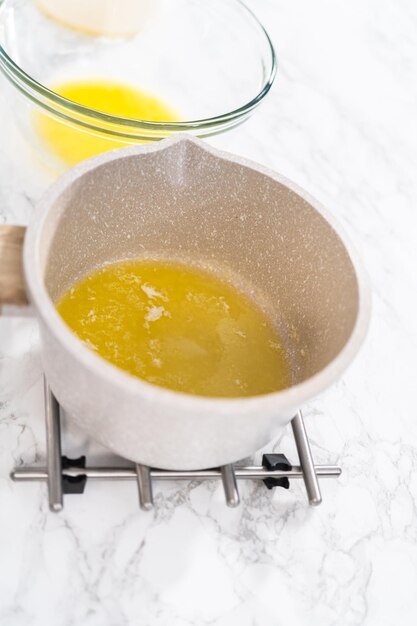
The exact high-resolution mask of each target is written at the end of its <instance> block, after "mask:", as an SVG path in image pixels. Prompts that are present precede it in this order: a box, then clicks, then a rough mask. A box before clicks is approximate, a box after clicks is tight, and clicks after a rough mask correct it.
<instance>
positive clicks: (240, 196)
mask: <svg viewBox="0 0 417 626" xmlns="http://www.w3.org/2000/svg"><path fill="white" fill-rule="evenodd" d="M21 248H23V273H22V276H23V275H24V278H21V282H19V280H20V278H19V276H18V275H17V274H16V272H17V273H19V256H20V255H21ZM0 249H1V256H2V258H3V261H2V263H1V267H2V271H1V274H2V276H1V281H0V285H1V289H0V291H1V294H2V302H3V304H4V303H5V302H7V303H9V304H13V303H15V304H23V303H24V302H25V298H26V294H27V298H28V300H29V301H30V302H31V304H32V305H33V310H34V312H35V314H36V316H37V318H38V320H39V325H40V331H41V345H42V349H41V351H42V360H43V366H44V370H45V374H46V377H47V380H48V382H49V385H50V387H51V389H52V391H53V393H54V395H55V396H56V398H57V399H58V401H59V403H60V404H61V406H62V407H63V408H64V409H65V411H66V413H67V415H68V416H69V417H70V419H72V420H73V421H74V422H75V423H76V424H77V425H78V426H79V427H80V428H81V429H83V430H84V431H86V432H87V433H88V434H89V435H90V436H91V437H92V438H93V439H95V440H97V441H99V442H100V443H102V444H103V445H104V446H107V447H108V448H110V449H111V450H113V451H114V452H115V453H117V454H119V455H121V456H123V457H126V458H128V459H131V460H133V461H135V462H137V463H142V464H145V465H149V466H152V467H159V468H163V469H184V470H187V469H202V468H208V467H215V466H219V465H225V464H227V463H232V462H235V461H237V460H239V459H241V458H244V457H246V456H248V455H251V454H252V453H254V452H255V451H256V450H258V449H259V448H261V447H262V446H264V445H266V444H267V443H268V442H269V441H270V440H271V439H272V438H273V437H274V436H275V435H276V434H277V433H278V432H279V431H280V429H282V428H283V427H284V426H285V425H286V424H287V423H288V422H289V421H290V420H291V419H292V417H293V416H294V415H295V413H296V412H297V410H298V409H300V407H302V405H303V404H304V403H305V402H306V401H308V400H310V399H311V398H313V397H314V396H316V395H317V394H319V393H320V392H322V391H323V390H325V389H326V388H327V387H329V385H331V384H332V383H333V382H334V381H336V380H337V379H338V378H339V377H340V376H341V374H342V373H343V371H344V370H345V368H346V367H347V366H348V365H349V364H350V362H351V361H352V359H353V357H354V355H355V354H356V352H357V351H358V349H359V347H360V345H361V343H362V341H363V339H364V336H365V333H366V329H367V325H368V320H369V312H370V290H369V286H368V283H367V279H366V277H365V275H364V272H363V270H362V268H361V264H360V262H359V261H358V258H357V256H356V253H355V252H354V251H353V249H352V246H351V245H350V243H349V242H348V240H347V238H346V236H345V235H344V234H342V231H341V229H340V227H339V226H338V225H337V224H336V223H335V220H334V219H333V217H332V216H331V215H330V214H329V213H327V212H326V211H325V210H324V209H323V208H322V207H321V206H320V205H319V203H318V202H316V201H315V200H313V199H312V198H311V197H310V196H309V195H308V194H307V193H305V192H304V191H302V190H301V189H299V188H298V187H297V186H296V185H294V184H293V183H292V182H289V181H288V180H286V179H285V178H284V177H283V176H280V175H279V174H276V173H275V172H272V171H270V170H268V169H266V168H264V167H261V166H260V165H257V164H255V163H252V162H249V161H247V160H245V159H242V158H240V157H237V156H233V155H230V154H226V153H223V152H219V151H217V150H215V149H214V148H212V147H210V146H209V145H207V144H206V143H204V142H202V141H201V140H198V139H195V138H192V137H189V136H184V135H182V136H181V135H178V136H176V137H172V138H169V139H166V140H163V141H161V142H160V143H158V144H152V145H149V144H148V145H142V146H132V147H129V148H122V149H120V150H115V151H113V152H108V153H105V154H102V155H99V156H97V157H94V158H92V159H90V160H88V161H85V162H83V163H81V164H80V165H78V166H76V167H75V168H73V169H72V170H69V171H68V172H67V173H66V174H64V175H63V176H62V177H61V178H60V179H59V180H58V181H57V182H56V183H55V184H54V185H53V186H52V188H51V189H50V190H49V191H48V192H47V193H46V195H45V196H44V197H43V198H42V200H41V201H40V203H39V206H38V207H37V210H36V212H35V214H34V217H33V220H32V222H31V224H30V226H29V228H28V230H27V232H26V235H25V237H24V244H23V229H21V230H19V229H17V230H16V229H15V228H13V227H7V226H6V227H3V231H2V245H1V246H0ZM138 257H149V258H168V259H176V260H183V261H185V262H197V263H199V264H200V265H201V264H203V265H204V264H205V265H207V267H212V268H215V269H217V270H218V271H221V272H222V274H223V275H224V276H229V277H231V279H232V278H233V277H239V279H241V280H242V281H244V282H245V284H247V285H251V296H253V298H255V299H261V300H262V301H263V302H264V303H266V304H265V306H267V308H268V311H269V314H270V316H271V319H273V320H276V321H277V322H278V319H279V320H280V324H281V326H282V325H284V327H285V329H286V333H285V334H286V338H287V342H288V349H289V351H290V353H291V362H292V369H293V372H292V374H293V384H292V385H291V386H290V387H289V388H288V389H285V390H282V391H279V392H276V393H269V394H265V395H259V396H253V397H242V398H230V399H229V398H209V397H204V396H194V395H188V394H185V393H180V392H176V391H171V390H168V389H164V388H161V387H158V386H156V385H153V384H150V383H148V382H145V381H143V380H141V379H139V378H136V377H134V376H131V375H130V374H128V373H126V372H124V371H122V370H121V369H118V368H117V367H115V366H114V365H112V364H110V363H109V362H107V361H105V360H104V359H102V358H101V357H100V356H99V355H97V354H95V353H94V352H93V351H91V350H90V349H89V348H88V347H87V346H85V345H84V344H83V343H82V341H81V340H79V339H78V338H77V337H76V336H75V335H74V334H73V333H72V331H71V330H70V329H69V328H68V327H67V326H66V324H65V323H64V321H63V320H62V319H61V317H60V316H59V314H58V313H57V311H56V309H55V306H54V302H55V301H56V300H57V299H58V298H59V297H60V296H61V295H62V293H63V292H65V291H66V290H67V289H68V288H69V287H70V285H71V284H72V283H74V282H75V281H76V280H77V279H79V278H80V277H81V276H83V275H84V274H86V273H88V272H89V271H91V270H92V269H94V268H96V267H98V266H100V265H102V264H103V263H106V262H109V261H116V260H121V259H128V258H138ZM13 272H14V273H13ZM19 285H20V287H19Z"/></svg>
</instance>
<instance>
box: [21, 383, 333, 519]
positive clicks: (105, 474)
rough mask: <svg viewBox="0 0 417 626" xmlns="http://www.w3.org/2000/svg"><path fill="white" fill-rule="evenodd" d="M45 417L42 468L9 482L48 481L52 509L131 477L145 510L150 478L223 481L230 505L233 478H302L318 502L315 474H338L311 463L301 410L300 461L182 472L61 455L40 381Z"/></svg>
mask: <svg viewBox="0 0 417 626" xmlns="http://www.w3.org/2000/svg"><path fill="white" fill-rule="evenodd" d="M45 419H46V446H47V465H46V467H34V466H32V467H19V468H16V469H14V470H13V471H12V472H11V477H12V479H13V480H14V481H17V482H20V481H45V482H47V485H48V496H49V507H50V509H51V511H54V512H58V511H61V510H62V508H63V506H64V494H69V493H83V492H84V488H85V485H86V482H87V480H89V479H91V480H135V481H136V482H137V486H138V492H139V503H140V507H141V508H142V509H143V510H145V511H149V510H150V509H152V507H153V481H155V480H197V481H199V480H213V479H218V480H221V481H222V483H223V488H224V493H225V498H226V503H227V505H228V506H231V507H235V506H237V505H238V504H239V501H240V498H239V490H238V487H237V480H242V479H252V480H262V481H263V482H264V483H265V485H266V486H267V487H268V488H269V489H272V488H273V487H284V488H285V489H288V488H289V480H290V479H295V478H297V479H300V478H302V479H303V480H304V483H305V487H306V491H307V496H308V500H309V503H310V504H311V505H312V506H316V505H318V504H320V503H321V493H320V487H319V483H318V477H320V478H331V477H335V476H340V474H341V473H342V470H341V468H340V467H339V466H337V465H315V464H314V461H313V457H312V454H311V449H310V444H309V441H308V437H307V433H306V429H305V425H304V420H303V417H302V414H301V411H300V412H298V413H297V415H296V416H295V417H294V418H293V420H292V421H291V426H292V430H293V434H294V439H295V443H296V446H297V452H298V456H299V459H300V465H299V466H298V465H294V466H293V465H291V463H290V462H289V461H288V459H287V458H286V457H285V456H284V455H283V454H264V455H263V457H262V465H261V466H240V465H231V464H229V465H224V466H223V467H218V468H213V469H205V470H193V471H188V470H187V471H181V470H175V471H171V470H161V469H155V468H150V467H148V466H146V465H140V464H136V465H132V466H131V467H86V460H85V457H80V458H79V459H68V458H67V457H65V456H62V455H61V428H60V415H59V404H58V402H57V401H56V399H55V397H54V396H53V394H52V392H51V390H50V388H49V386H48V384H47V383H46V381H45Z"/></svg>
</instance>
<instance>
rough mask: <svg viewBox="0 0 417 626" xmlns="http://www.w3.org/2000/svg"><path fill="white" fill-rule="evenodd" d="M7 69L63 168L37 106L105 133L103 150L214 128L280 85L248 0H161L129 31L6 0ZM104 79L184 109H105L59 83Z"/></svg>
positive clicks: (22, 110)
mask: <svg viewBox="0 0 417 626" xmlns="http://www.w3.org/2000/svg"><path fill="white" fill-rule="evenodd" d="M87 1H88V0H87ZM0 69H1V70H2V71H3V73H4V74H5V76H6V77H7V79H8V81H9V83H10V84H11V85H12V86H13V88H12V94H13V95H12V98H10V105H11V106H12V107H13V109H14V111H15V112H16V113H17V115H18V116H19V126H20V128H21V129H24V132H25V135H26V136H28V137H30V141H31V144H32V147H34V148H35V152H36V153H37V154H38V155H39V154H44V155H46V154H47V155H48V158H49V160H50V159H52V160H53V161H54V163H55V165H56V166H57V167H59V168H61V169H62V168H63V167H64V166H65V165H69V164H68V163H67V164H64V163H62V161H61V160H60V158H59V157H58V156H57V154H56V152H55V154H54V149H53V146H51V145H47V142H45V141H44V140H42V138H41V136H40V135H39V132H37V124H36V123H35V122H36V119H37V116H40V115H41V116H49V118H52V119H53V120H54V123H56V124H65V125H67V127H69V128H70V129H71V132H73V133H74V136H73V140H74V141H75V142H76V141H79V142H82V141H83V139H84V140H85V134H88V135H89V136H94V137H97V138H100V142H99V144H97V145H100V146H101V147H100V149H97V151H103V150H106V149H112V148H115V147H118V146H120V145H125V144H129V143H135V142H142V141H155V140H159V139H162V138H163V137H166V136H168V135H171V134H173V133H177V132H189V133H192V134H194V135H197V136H199V137H206V136H209V135H214V134H217V133H221V132H223V131H225V130H228V129H230V128H232V127H234V126H236V125H237V124H240V123H241V122H243V121H244V120H245V119H247V118H248V117H249V115H250V114H251V113H252V111H253V110H254V109H255V108H256V107H257V106H258V105H259V104H260V102H261V101H262V100H263V98H264V97H265V96H266V94H267V93H268V91H269V89H270V88H271V86H272V83H273V81H274V77H275V73H276V57H275V52H274V48H273V45H272V43H271V40H270V38H269V36H268V34H267V32H266V31H265V29H264V28H263V26H262V25H261V24H260V22H259V21H258V20H257V18H256V17H255V15H254V14H253V13H252V12H251V11H250V10H249V9H248V8H247V7H246V6H245V5H244V4H243V3H242V2H240V1H239V0H209V1H207V0H175V2H173V1H172V0H155V5H154V6H153V11H152V15H150V16H148V19H147V21H145V22H144V23H143V24H142V26H141V29H140V30H139V31H138V32H137V33H136V34H135V35H133V36H129V37H120V36H119V37H111V36H92V35H89V34H85V33H83V32H80V31H77V30H74V29H72V28H69V27H66V26H65V25H62V24H60V23H59V22H58V21H55V20H53V19H50V18H49V17H47V16H46V15H45V14H44V13H43V12H42V11H41V10H40V9H39V7H38V5H37V3H36V0H0ZM97 79H98V80H107V81H117V82H119V83H120V82H123V83H126V84H129V85H131V86H133V87H137V88H138V89H140V90H142V91H144V92H148V93H151V94H154V95H155V96H157V97H158V98H160V99H162V100H163V101H164V102H166V103H169V105H170V107H172V109H173V110H175V111H177V112H178V121H174V122H172V121H170V122H168V121H167V122H164V121H153V120H152V119H151V120H143V119H132V118H127V117H119V116H117V115H110V114H106V113H103V112H100V111H98V110H95V109H92V108H89V107H87V106H82V105H81V104H77V102H73V101H71V100H68V99H66V98H64V97H62V96H60V95H59V94H58V93H56V92H54V91H53V89H52V88H51V86H53V85H56V84H59V83H61V84H62V83H63V82H65V81H71V80H85V81H88V80H97ZM17 93H20V94H21V96H22V97H19V98H16V97H15V95H16V94H17Z"/></svg>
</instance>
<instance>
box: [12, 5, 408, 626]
mask: <svg viewBox="0 0 417 626" xmlns="http://www.w3.org/2000/svg"><path fill="white" fill-rule="evenodd" d="M250 5H251V6H252V7H253V8H254V9H255V10H256V12H257V14H258V15H259V17H260V18H261V20H262V21H263V22H264V24H265V25H266V27H267V28H268V30H269V31H270V33H271V36H272V38H273V40H274V43H275V45H276V48H277V51H278V55H279V73H278V77H277V80H276V84H275V86H274V88H273V91H272V93H271V94H270V96H269V97H268V98H267V100H266V101H265V103H264V104H263V106H262V107H261V108H260V109H259V110H258V111H257V112H256V113H255V115H254V116H253V118H252V119H251V120H250V121H249V122H247V123H246V124H245V125H243V126H241V127H239V128H238V129H237V130H234V131H232V132H230V133H229V134H226V135H224V136H221V137H218V138H215V139H213V140H210V141H212V142H213V144H215V145H218V146H221V147H223V148H225V149H228V150H230V151H233V152H236V153H239V154H242V155H244V156H247V157H250V158H251V159H254V160H257V161H260V162H262V163H264V164H265V165H267V166H269V167H272V168H274V169H276V170H278V171H279V172H281V173H282V174H284V175H285V176H287V177H289V178H291V179H293V180H294V181H296V182H297V183H298V184H299V185H301V186H302V187H304V188H305V189H307V190H308V191H309V192H310V193H311V194H313V195H315V196H316V197H317V198H318V199H319V200H320V201H321V202H322V203H323V204H324V205H325V206H327V207H328V209H330V211H332V212H333V213H334V215H335V216H336V217H337V218H338V219H339V220H340V221H341V222H342V224H343V226H344V227H345V229H346V230H347V231H348V233H349V234H350V236H351V238H352V239H353V240H354V242H356V246H357V248H358V249H359V251H360V252H361V254H362V257H363V260H364V263H365V266H366V267H367V270H368V272H369V275H370V277H371V282H372V285H373V292H374V299H373V317H372V322H371V327H370V332H369V336H368V338H367V340H366V343H365V346H364V348H363V349H362V351H361V353H360V355H359V357H358V358H357V359H356V361H355V362H354V364H353V365H352V366H351V368H350V369H349V371H348V372H347V373H346V375H345V376H344V377H343V379H342V380H340V381H339V383H338V384H336V385H335V386H334V387H333V388H332V389H330V390H329V391H328V392H327V393H326V394H324V395H323V396H322V397H320V398H318V399H316V400H315V401H313V402H311V403H310V404H309V405H308V406H306V407H305V417H306V425H307V428H308V431H309V434H310V438H311V443H312V448H313V453H314V457H315V460H316V462H323V463H333V462H335V463H339V464H340V465H341V466H342V467H343V475H342V477H341V478H340V479H333V480H322V481H321V486H322V492H323V504H322V505H321V506H320V507H318V508H316V509H310V508H309V507H308V505H307V502H306V497H305V492H304V488H303V485H302V484H300V483H297V484H295V485H294V486H293V487H292V488H291V489H290V490H289V491H288V492H287V491H284V490H279V489H277V490H275V491H271V492H270V491H267V490H266V489H265V488H264V487H263V486H261V485H255V484H252V483H245V484H244V485H242V487H241V495H242V503H241V506H240V507H238V508H237V509H228V508H226V506H225V505H224V497H223V493H222V490H221V486H220V485H219V484H217V483H205V484H195V483H192V484H181V483H173V484H169V485H166V484H159V485H158V486H157V488H156V510H155V511H154V512H151V513H144V512H142V511H140V510H139V507H138V501H137V492H136V486H135V484H134V483H123V484H121V483H119V484H117V485H116V484H112V483H104V482H103V483H91V484H89V485H87V489H86V494H87V495H84V496H68V497H67V498H66V500H65V509H64V510H63V512H61V513H60V514H52V513H50V512H49V510H48V504H47V500H46V489H45V486H44V485H41V484H36V483H33V484H14V483H13V482H12V481H11V480H10V478H9V472H10V470H11V469H12V467H13V466H15V465H20V464H27V463H36V462H38V463H41V462H42V460H43V458H44V454H45V443H44V422H43V413H42V411H43V399H42V371H41V365H40V359H39V349H38V336H37V328H36V323H35V322H34V321H33V320H31V319H30V318H24V319H17V318H13V319H7V318H2V319H0V624H1V625H2V626H3V625H4V626H23V625H24V626H37V625H39V626H40V625H42V626H49V625H51V626H52V625H53V626H72V625H74V626H75V625H77V626H133V625H135V626H137V625H138V624H140V625H144V626H145V625H146V626H148V625H149V626H166V625H168V624H169V626H191V625H193V626H209V625H210V626H232V625H234V624H239V626H261V624H262V625H264V624H270V625H271V626H281V625H284V624H291V626H306V625H308V626H336V625H337V626H357V625H358V626H359V625H363V624H364V625H366V626H397V625H398V624H401V625H402V626H412V625H414V624H416V623H417V593H416V590H417V506H416V501H417V419H416V408H415V406H414V402H413V401H414V396H413V392H414V389H415V388H416V382H417V376H416V375H417V366H416V362H417V360H416V353H417V316H416V308H417V245H416V241H417V239H416V236H417V122H416V120H417V81H416V73H417V43H416V37H415V31H416V27H417V6H416V5H415V3H414V2H413V1H412V0H401V1H399V2H396V3H394V2H392V1H390V0H363V1H362V2H345V1H344V0H319V1H318V2H314V3H312V2H309V0H293V1H292V2H285V1H284V0H258V1H257V2H255V0H252V1H251V2H250ZM3 85H4V79H3V78H1V82H0V137H1V141H0V221H7V222H10V223H13V222H14V223H16V222H17V223H23V224H24V223H26V222H27V221H28V220H29V219H30V215H31V212H32V209H33V206H34V203H35V202H36V200H37V198H38V197H39V195H40V194H41V193H42V191H43V190H44V189H45V187H46V186H47V184H48V175H47V174H46V173H45V175H40V174H39V173H35V172H34V171H32V169H31V168H30V167H29V166H28V165H27V163H26V161H25V157H24V154H23V147H22V145H21V144H20V140H19V138H18V137H17V136H16V137H15V136H14V135H13V132H12V130H11V128H12V124H11V112H10V111H9V109H8V101H7V99H6V98H2V97H1V93H2V91H3V89H2V88H3ZM65 448H66V449H65V451H66V452H67V453H69V454H70V455H77V454H79V453H82V452H83V451H84V450H87V451H88V452H89V454H90V453H91V457H90V458H91V459H93V458H95V457H97V458H98V457H99V456H100V455H102V456H103V455H104V452H103V451H100V450H99V449H97V447H96V446H94V444H92V443H91V442H88V441H85V440H84V438H83V437H82V435H80V434H78V436H77V434H74V433H72V434H68V433H67V434H66V437H65ZM270 449H276V450H280V451H282V452H285V453H286V454H287V455H288V456H289V458H290V459H293V460H296V454H295V451H294V443H293V441H292V439H291V436H290V432H289V431H288V433H287V434H286V435H285V436H284V437H283V439H282V440H281V441H280V442H275V443H274V444H272V445H271V447H270Z"/></svg>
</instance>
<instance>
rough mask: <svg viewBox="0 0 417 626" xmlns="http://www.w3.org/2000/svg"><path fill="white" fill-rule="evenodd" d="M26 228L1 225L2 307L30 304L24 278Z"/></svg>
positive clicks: (0, 272)
mask: <svg viewBox="0 0 417 626" xmlns="http://www.w3.org/2000/svg"><path fill="white" fill-rule="evenodd" d="M25 231H26V228H25V227H24V226H11V225H8V224H1V225H0V306H1V305H3V304H11V305H17V306H22V305H25V304H28V300H27V297H26V291H25V281H24V277H23V259H22V254H23V240H24V237H25Z"/></svg>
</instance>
